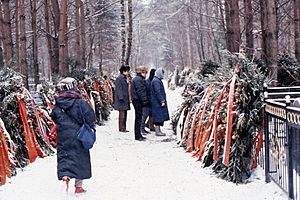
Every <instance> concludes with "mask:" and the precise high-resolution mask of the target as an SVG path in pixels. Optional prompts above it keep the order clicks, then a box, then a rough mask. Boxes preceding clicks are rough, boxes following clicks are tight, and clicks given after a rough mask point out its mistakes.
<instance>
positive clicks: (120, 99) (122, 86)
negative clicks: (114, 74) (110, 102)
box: [114, 74, 130, 110]
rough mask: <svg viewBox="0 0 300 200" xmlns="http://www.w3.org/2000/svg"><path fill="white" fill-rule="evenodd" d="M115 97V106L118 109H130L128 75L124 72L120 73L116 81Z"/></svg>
mask: <svg viewBox="0 0 300 200" xmlns="http://www.w3.org/2000/svg"><path fill="white" fill-rule="evenodd" d="M114 97H115V101H114V108H115V109H116V110H130V101H129V94H128V83H127V79H126V76H125V75H123V74H120V75H119V76H118V78H117V79H116V81H115V95H114Z"/></svg>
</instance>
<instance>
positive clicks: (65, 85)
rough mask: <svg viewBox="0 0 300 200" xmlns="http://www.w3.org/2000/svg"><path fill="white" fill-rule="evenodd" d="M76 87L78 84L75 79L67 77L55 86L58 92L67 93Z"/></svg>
mask: <svg viewBox="0 0 300 200" xmlns="http://www.w3.org/2000/svg"><path fill="white" fill-rule="evenodd" d="M77 85H78V84H77V81H76V79H74V78H72V77H67V78H64V79H62V80H61V81H59V82H58V84H57V85H56V90H57V91H59V92H62V91H67V90H71V89H73V88H75V87H77Z"/></svg>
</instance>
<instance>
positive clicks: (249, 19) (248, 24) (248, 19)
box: [244, 0, 254, 56]
mask: <svg viewBox="0 0 300 200" xmlns="http://www.w3.org/2000/svg"><path fill="white" fill-rule="evenodd" d="M244 4H245V29H246V49H247V55H248V56H251V55H252V54H253V48H254V37H253V12H252V0H244Z"/></svg>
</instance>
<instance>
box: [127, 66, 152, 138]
mask: <svg viewBox="0 0 300 200" xmlns="http://www.w3.org/2000/svg"><path fill="white" fill-rule="evenodd" d="M146 75H147V68H146V67H144V66H140V67H137V68H136V77H134V78H133V79H132V82H131V98H132V104H133V107H134V110H135V120H134V136H135V139H136V140H139V141H142V140H144V139H146V138H145V137H143V136H142V134H141V123H142V115H143V108H144V107H149V105H150V101H149V98H148V95H147V87H146V82H145V77H146Z"/></svg>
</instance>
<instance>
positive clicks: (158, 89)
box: [151, 69, 170, 122]
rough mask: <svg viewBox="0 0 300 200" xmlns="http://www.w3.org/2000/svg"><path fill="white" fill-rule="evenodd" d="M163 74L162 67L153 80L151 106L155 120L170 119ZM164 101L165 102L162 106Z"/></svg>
mask: <svg viewBox="0 0 300 200" xmlns="http://www.w3.org/2000/svg"><path fill="white" fill-rule="evenodd" d="M162 79H163V74H162V71H161V69H158V70H156V72H155V76H154V78H153V80H152V82H151V108H152V118H153V122H164V121H168V120H169V119H170V117H169V111H168V104H167V99H166V93H165V89H164V85H163V82H162ZM162 102H164V103H165V105H164V106H162Z"/></svg>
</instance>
